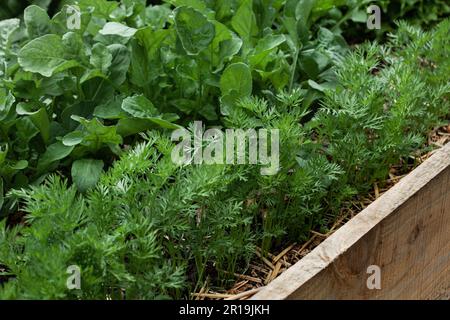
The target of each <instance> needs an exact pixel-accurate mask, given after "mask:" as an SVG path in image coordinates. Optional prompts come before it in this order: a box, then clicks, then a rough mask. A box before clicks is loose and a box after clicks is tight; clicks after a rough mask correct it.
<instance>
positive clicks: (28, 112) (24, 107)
mask: <svg viewBox="0 0 450 320" xmlns="http://www.w3.org/2000/svg"><path fill="white" fill-rule="evenodd" d="M32 109H33V105H32V103H31V102H28V103H23V102H21V103H19V104H18V105H17V107H16V112H17V114H18V115H21V116H29V117H30V119H31V121H32V122H33V124H34V125H35V126H36V127H37V128H38V129H39V131H40V133H41V136H42V139H43V140H44V142H45V143H47V142H48V141H49V140H50V120H49V117H48V114H47V110H46V109H45V108H44V107H42V108H40V109H39V110H37V111H32Z"/></svg>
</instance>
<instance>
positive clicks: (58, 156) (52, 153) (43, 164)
mask: <svg viewBox="0 0 450 320" xmlns="http://www.w3.org/2000/svg"><path fill="white" fill-rule="evenodd" d="M73 148H74V147H73V146H65V145H64V144H63V143H62V142H59V141H58V142H56V143H54V144H52V145H50V146H48V148H47V150H46V151H45V152H44V154H43V155H42V156H41V157H40V158H39V162H38V171H39V172H42V170H44V169H45V168H47V167H48V166H49V165H51V164H52V163H53V162H56V161H58V160H62V159H64V158H66V157H67V156H69V155H70V154H71V153H72V151H73Z"/></svg>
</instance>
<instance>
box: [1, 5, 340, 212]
mask: <svg viewBox="0 0 450 320" xmlns="http://www.w3.org/2000/svg"><path fill="white" fill-rule="evenodd" d="M166 2H167V3H165V4H161V5H147V4H146V1H144V0H139V1H125V0H124V1H121V2H116V1H104V0H99V1H94V2H92V1H86V0H80V1H77V2H73V1H72V2H71V1H65V2H64V3H61V10H60V11H59V12H58V13H56V14H55V15H54V16H53V17H50V16H49V15H48V13H47V12H46V11H45V10H44V9H43V7H45V5H43V7H40V6H37V5H31V6H29V7H27V8H26V9H25V10H24V13H23V19H22V20H19V19H17V18H14V19H9V20H4V21H1V22H0V35H1V38H0V40H1V41H0V73H1V75H2V78H1V79H0V103H1V104H0V106H1V113H0V119H1V123H0V137H1V143H2V147H1V148H2V149H1V150H2V155H3V158H4V163H5V167H4V169H2V174H1V179H2V181H3V182H2V184H3V189H4V190H5V191H7V190H9V189H11V188H20V187H23V186H26V185H27V184H30V183H36V184H39V183H40V182H42V181H43V180H44V179H45V177H46V176H47V175H48V174H49V173H51V172H54V171H55V170H60V171H62V172H64V173H66V174H67V175H70V173H71V175H72V179H73V181H74V182H75V184H76V185H77V186H78V188H79V190H83V191H85V190H87V189H89V188H91V187H93V186H94V185H95V183H96V182H97V181H96V179H94V178H95V177H98V176H99V175H100V173H101V172H102V171H103V170H104V169H105V168H107V167H109V166H110V165H111V164H112V163H113V161H114V160H115V159H117V157H119V156H120V154H121V152H122V149H123V148H124V147H125V146H127V145H131V144H133V143H134V142H136V141H137V140H139V139H140V138H139V136H138V134H139V133H142V132H145V131H147V130H152V129H158V130H161V131H165V130H166V131H167V130H173V129H174V128H177V127H179V125H186V124H188V123H189V122H190V121H191V120H192V119H203V120H206V121H207V122H208V123H211V124H220V123H221V119H220V118H221V117H222V116H226V115H228V114H230V112H232V109H233V108H235V106H236V104H237V103H238V101H239V100H240V99H243V98H247V97H250V96H251V95H252V94H256V95H266V96H267V98H273V96H274V95H273V94H272V91H274V92H275V93H276V92H280V91H283V90H287V91H293V90H294V89H298V88H300V87H302V88H304V89H305V90H307V95H306V98H305V99H304V100H303V104H304V105H305V106H304V107H305V108H306V107H308V106H310V105H311V104H312V103H313V102H314V101H316V100H317V99H318V98H319V97H320V96H322V94H323V93H322V92H323V91H324V90H325V89H326V88H332V87H333V86H334V85H335V83H334V78H333V72H332V71H331V69H332V67H333V65H335V63H337V62H338V61H339V59H340V57H341V56H342V55H343V54H344V53H345V52H346V51H347V47H346V45H345V41H344V40H343V38H342V37H340V35H339V34H338V33H333V32H331V31H330V30H328V29H326V28H322V27H321V28H314V27H313V24H314V23H315V22H316V21H318V19H320V18H322V17H324V16H326V15H327V12H328V9H329V8H331V7H333V6H334V5H339V4H340V3H341V2H339V1H337V2H333V1H332V2H326V3H325V2H318V3H316V4H314V3H313V2H311V1H300V2H299V3H296V2H295V1H287V2H286V3H284V2H282V1H275V0H254V1H253V0H233V1H217V2H210V1H175V0H174V1H166ZM72 3H76V4H77V6H78V7H79V8H80V13H79V19H80V21H79V22H80V24H79V28H72V27H71V26H70V25H69V24H68V21H69V20H70V19H73V18H74V17H73V16H72V15H73V14H74V13H73V11H72V9H70V7H68V5H70V4H72ZM69 9H70V10H69ZM294 12H295V14H294ZM84 160H89V161H90V160H92V161H95V163H96V164H98V165H95V166H90V167H89V168H88V169H87V170H85V171H83V170H79V169H80V167H79V166H78V167H75V168H73V166H75V164H80V163H87V162H83V161H84ZM100 163H103V166H100V165H99V164H100ZM94 170H95V171H94ZM88 175H89V176H90V179H86V176H88ZM80 183H81V184H80ZM2 210H3V213H4V214H7V213H8V212H11V211H14V208H11V207H10V206H9V205H5V206H4V207H3V209H2Z"/></svg>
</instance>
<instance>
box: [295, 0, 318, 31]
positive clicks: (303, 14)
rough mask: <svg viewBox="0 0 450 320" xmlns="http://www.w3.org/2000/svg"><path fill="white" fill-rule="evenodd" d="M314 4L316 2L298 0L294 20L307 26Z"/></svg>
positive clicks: (314, 0) (313, 0) (312, 0)
mask: <svg viewBox="0 0 450 320" xmlns="http://www.w3.org/2000/svg"><path fill="white" fill-rule="evenodd" d="M315 4H316V0H300V1H299V2H298V4H297V7H296V8H295V18H296V19H297V20H300V21H302V22H303V23H304V24H305V25H307V24H308V20H309V16H310V14H311V11H312V10H313V8H314V5H315Z"/></svg>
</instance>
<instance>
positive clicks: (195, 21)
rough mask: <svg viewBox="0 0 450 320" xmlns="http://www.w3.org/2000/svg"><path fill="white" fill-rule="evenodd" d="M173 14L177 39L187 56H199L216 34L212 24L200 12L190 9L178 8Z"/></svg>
mask: <svg viewBox="0 0 450 320" xmlns="http://www.w3.org/2000/svg"><path fill="white" fill-rule="evenodd" d="M174 14H175V28H176V30H177V34H178V37H179V38H180V40H181V43H182V44H183V48H184V50H186V52H187V53H188V54H190V55H197V54H199V53H200V52H201V51H202V50H204V49H206V48H207V47H208V46H209V44H210V43H211V42H212V41H213V39H214V36H215V32H216V31H215V27H214V24H213V23H211V22H209V21H208V19H207V18H206V17H205V16H204V15H203V14H202V13H201V12H199V11H197V10H195V9H193V8H191V7H179V8H177V9H175V11H174Z"/></svg>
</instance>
